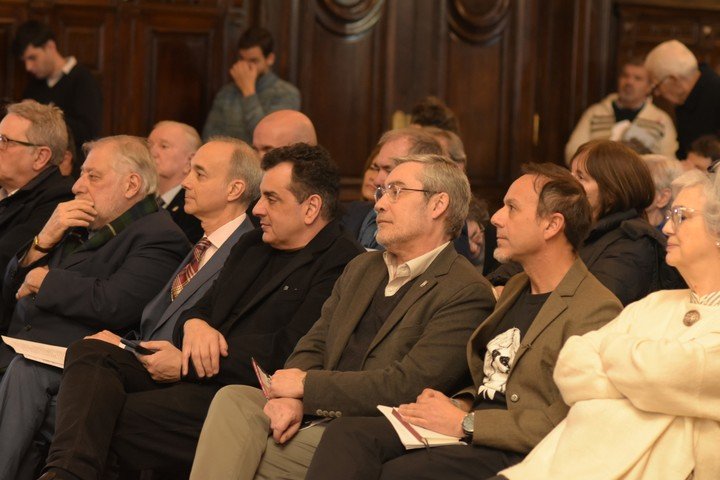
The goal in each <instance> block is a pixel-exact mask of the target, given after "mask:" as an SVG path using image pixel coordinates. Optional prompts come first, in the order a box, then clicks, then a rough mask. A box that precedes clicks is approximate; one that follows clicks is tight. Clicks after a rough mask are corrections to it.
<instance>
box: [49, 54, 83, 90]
mask: <svg viewBox="0 0 720 480" xmlns="http://www.w3.org/2000/svg"><path fill="white" fill-rule="evenodd" d="M75 65H77V59H76V58H75V57H68V58H66V59H65V65H63V67H62V69H61V70H60V71H59V72H58V73H57V74H56V75H53V76H50V77H48V78H47V80H46V82H47V85H48V87H50V88H52V87H54V86H55V85H57V83H58V82H59V81H60V79H61V78H62V77H63V75H68V74H69V73H70V72H71V71H72V69H73V68H74V67H75Z"/></svg>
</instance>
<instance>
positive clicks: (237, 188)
mask: <svg viewBox="0 0 720 480" xmlns="http://www.w3.org/2000/svg"><path fill="white" fill-rule="evenodd" d="M227 192H228V193H227V201H228V202H236V201H238V199H240V197H242V195H243V193H245V182H244V181H242V180H240V179H235V180H233V181H231V182H230V183H229V184H228V186H227Z"/></svg>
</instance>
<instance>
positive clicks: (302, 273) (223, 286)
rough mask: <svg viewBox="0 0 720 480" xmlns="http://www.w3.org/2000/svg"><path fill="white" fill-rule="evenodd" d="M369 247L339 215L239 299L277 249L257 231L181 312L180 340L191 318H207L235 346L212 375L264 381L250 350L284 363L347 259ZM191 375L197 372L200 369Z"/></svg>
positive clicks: (227, 380)
mask: <svg viewBox="0 0 720 480" xmlns="http://www.w3.org/2000/svg"><path fill="white" fill-rule="evenodd" d="M363 251H364V250H363V248H362V247H361V246H360V245H359V244H358V243H357V242H355V241H354V240H352V239H350V238H348V237H347V236H346V235H344V234H343V231H342V229H341V228H340V226H339V224H338V223H337V222H331V223H329V224H328V225H327V226H326V227H325V228H324V229H323V230H321V231H320V232H319V233H318V234H317V235H316V236H315V238H313V240H312V241H311V242H310V243H309V244H308V245H307V246H305V248H303V249H302V250H301V252H300V253H299V254H298V255H296V256H295V257H293V258H292V260H290V261H289V262H288V264H287V265H285V267H284V268H283V269H282V270H281V271H280V272H278V273H277V274H276V275H275V276H274V277H273V278H271V279H270V280H269V281H268V282H267V283H266V284H265V285H264V286H263V287H262V288H261V289H260V291H258V292H255V294H254V295H252V297H251V300H250V301H249V302H247V303H246V304H245V305H238V304H237V302H238V300H239V299H240V298H241V297H242V296H243V294H244V293H245V292H246V291H247V290H248V289H249V288H253V286H254V284H255V279H256V278H257V277H258V275H259V273H260V272H261V271H262V269H263V268H264V267H265V265H266V264H267V262H268V259H269V255H270V253H271V252H272V247H270V246H269V245H267V244H265V243H263V241H262V230H259V229H258V230H255V231H252V232H249V233H247V234H246V235H245V236H243V237H242V238H241V239H240V240H239V241H238V243H237V244H236V245H235V247H233V250H232V252H231V253H230V256H229V257H228V259H227V261H226V262H225V265H224V267H223V269H222V270H221V272H220V275H219V276H218V279H217V280H216V281H215V284H214V285H213V286H212V288H211V289H210V290H209V291H208V292H207V293H206V294H205V296H204V297H203V298H202V299H200V300H199V301H198V303H196V304H195V306H194V307H193V308H190V309H189V310H187V311H186V312H185V313H184V314H183V315H182V316H181V317H180V318H179V320H178V323H177V325H176V327H175V334H174V342H175V345H176V346H177V347H178V348H181V347H182V339H183V327H184V325H185V322H186V321H187V320H189V319H191V318H200V319H202V320H205V321H206V322H208V324H210V326H212V327H213V328H215V329H217V330H219V331H220V333H222V334H223V335H224V336H225V339H226V340H227V342H228V346H229V348H228V350H229V355H228V356H227V357H225V358H222V357H221V359H220V373H219V374H218V375H216V376H215V377H213V378H212V381H215V382H219V383H221V384H223V385H227V384H231V383H241V384H246V385H257V379H256V377H255V373H254V371H253V369H252V366H251V364H250V357H254V358H255V359H256V360H257V361H258V363H259V364H260V365H261V366H262V367H263V368H264V369H265V370H266V371H268V372H269V373H272V372H274V371H275V370H277V369H279V368H282V367H283V364H284V363H285V360H286V359H287V357H288V356H289V355H290V353H291V352H292V351H293V349H294V348H295V344H296V343H297V342H298V340H299V339H300V338H301V337H302V336H303V335H305V333H307V331H308V330H309V329H310V327H311V326H312V325H313V324H314V323H315V321H316V320H317V319H318V318H320V309H321V307H322V305H323V303H325V300H326V299H327V298H328V297H329V296H330V293H331V292H332V288H333V285H334V284H335V280H337V278H338V277H339V276H340V274H341V273H342V272H343V270H344V269H345V265H346V264H347V263H348V262H349V261H350V260H352V259H353V258H354V257H355V256H357V255H358V254H360V253H362V252H363ZM190 365H191V367H192V362H191V363H190ZM187 379H188V380H196V379H197V377H196V374H195V372H194V370H193V369H192V368H190V374H189V375H188V378H187Z"/></svg>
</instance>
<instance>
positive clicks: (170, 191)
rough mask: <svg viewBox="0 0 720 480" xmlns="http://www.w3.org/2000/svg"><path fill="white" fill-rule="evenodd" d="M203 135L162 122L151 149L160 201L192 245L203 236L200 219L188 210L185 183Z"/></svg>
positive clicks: (151, 138)
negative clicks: (183, 184) (183, 186)
mask: <svg viewBox="0 0 720 480" xmlns="http://www.w3.org/2000/svg"><path fill="white" fill-rule="evenodd" d="M200 144H201V141H200V135H198V133H197V130H195V129H194V128H193V127H191V126H190V125H186V124H184V123H180V122H172V121H168V120H166V121H163V122H158V123H156V124H155V126H154V127H153V129H152V131H151V132H150V135H149V136H148V147H149V148H150V153H151V154H152V157H153V160H155V166H156V167H157V173H158V187H157V192H156V194H157V202H158V205H160V206H161V207H162V208H164V209H165V210H167V211H168V212H169V213H170V216H171V217H172V219H173V220H174V221H175V223H177V224H178V226H179V227H180V228H181V229H182V231H183V232H185V235H186V236H187V237H188V240H190V242H191V243H197V241H198V240H200V238H201V237H202V236H203V228H202V226H201V225H200V220H198V219H197V218H196V217H195V216H193V215H191V214H190V213H188V212H186V211H185V190H184V189H183V188H182V185H181V184H182V181H183V180H184V179H185V177H186V176H187V174H188V173H189V172H190V159H191V158H192V157H193V155H195V152H196V151H197V149H198V148H200Z"/></svg>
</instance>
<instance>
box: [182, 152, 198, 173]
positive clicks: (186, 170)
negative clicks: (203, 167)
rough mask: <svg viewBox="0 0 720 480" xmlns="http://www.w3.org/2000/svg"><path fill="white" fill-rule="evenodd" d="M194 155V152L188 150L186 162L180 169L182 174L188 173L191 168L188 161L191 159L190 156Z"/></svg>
mask: <svg viewBox="0 0 720 480" xmlns="http://www.w3.org/2000/svg"><path fill="white" fill-rule="evenodd" d="M194 156H195V152H190V154H189V155H188V157H187V163H186V164H185V166H184V167H183V169H182V172H183V176H186V177H187V174H188V173H190V169H191V168H192V164H191V163H190V161H191V160H192V158H193V157H194Z"/></svg>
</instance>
